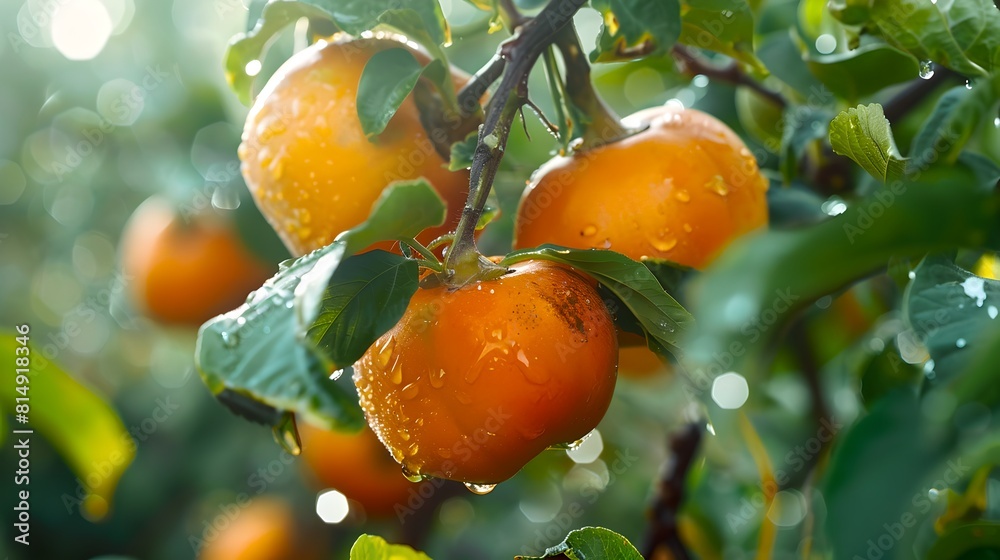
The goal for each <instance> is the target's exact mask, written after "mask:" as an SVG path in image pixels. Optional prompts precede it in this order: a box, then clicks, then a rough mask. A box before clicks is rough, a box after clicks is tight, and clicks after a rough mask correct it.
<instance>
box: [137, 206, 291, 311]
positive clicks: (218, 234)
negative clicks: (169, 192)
mask: <svg viewBox="0 0 1000 560" xmlns="http://www.w3.org/2000/svg"><path fill="white" fill-rule="evenodd" d="M121 261H122V272H123V274H124V276H125V282H126V286H127V290H128V291H129V293H130V296H131V299H132V300H133V301H134V303H135V304H136V306H137V307H138V308H139V309H140V310H142V311H143V312H144V313H146V314H147V315H148V316H149V317H151V318H153V319H156V320H158V321H160V322H163V323H173V324H183V325H200V324H201V323H203V322H205V321H207V320H208V319H211V318H212V317H214V316H216V315H218V314H220V313H225V312H226V311H229V310H231V309H234V308H236V307H239V305H240V304H242V303H243V301H244V300H245V299H246V297H247V294H249V293H250V292H251V291H253V290H254V289H256V288H257V287H259V286H260V285H261V284H262V283H263V282H264V281H265V280H267V279H268V278H269V277H270V276H271V275H272V274H273V273H274V269H273V268H272V267H270V266H268V265H266V264H264V263H262V262H260V261H258V260H257V258H256V257H254V256H253V255H252V254H251V253H250V251H249V250H248V249H247V248H246V247H245V246H244V244H243V242H242V241H241V240H240V238H239V236H238V235H237V233H236V232H235V231H234V229H233V227H231V225H230V224H227V223H225V221H223V220H222V219H221V217H219V216H213V215H211V214H207V213H204V214H199V215H196V216H194V217H193V218H192V219H191V220H190V222H189V223H185V222H184V221H183V220H182V219H181V217H180V216H178V215H177V213H176V212H175V211H174V208H173V206H172V205H171V204H170V202H169V201H167V200H166V199H165V198H162V197H159V196H152V197H150V198H148V199H147V200H146V201H145V202H143V203H142V204H140V205H139V207H138V208H136V209H135V212H133V213H132V216H131V217H130V218H129V221H128V223H127V224H126V225H125V229H124V231H123V232H122V238H121Z"/></svg>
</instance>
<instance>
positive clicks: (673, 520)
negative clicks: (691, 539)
mask: <svg viewBox="0 0 1000 560" xmlns="http://www.w3.org/2000/svg"><path fill="white" fill-rule="evenodd" d="M701 435H702V432H701V424H699V423H694V422H692V423H691V424H688V425H686V426H684V427H683V428H681V430H680V431H679V432H677V433H676V434H674V435H673V436H672V437H671V438H670V442H669V448H670V454H671V457H670V458H668V460H667V461H668V462H667V464H668V465H669V467H665V468H664V469H663V471H662V475H661V477H660V480H659V483H658V485H657V491H656V501H655V502H654V503H653V506H652V508H651V509H650V518H651V519H650V528H649V533H648V535H647V536H646V544H645V546H644V547H643V553H642V556H643V558H646V559H647V560H649V559H651V558H653V557H654V555H655V554H656V552H657V551H659V550H663V549H666V550H667V551H668V552H669V553H670V556H671V558H673V559H674V560H687V559H688V558H691V555H690V553H688V550H687V548H686V547H685V546H684V543H683V541H682V540H681V536H680V533H679V532H678V529H677V516H678V513H679V511H680V508H681V505H683V503H684V483H685V481H686V479H687V473H688V470H690V468H691V464H692V463H693V462H694V457H695V455H696V454H697V452H698V446H699V444H700V443H701Z"/></svg>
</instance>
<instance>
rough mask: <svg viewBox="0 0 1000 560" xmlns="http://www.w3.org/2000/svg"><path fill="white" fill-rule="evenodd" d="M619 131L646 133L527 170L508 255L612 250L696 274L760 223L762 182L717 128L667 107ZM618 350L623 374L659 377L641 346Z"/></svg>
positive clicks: (740, 146)
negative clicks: (553, 248) (552, 247)
mask: <svg viewBox="0 0 1000 560" xmlns="http://www.w3.org/2000/svg"><path fill="white" fill-rule="evenodd" d="M625 124H626V125H627V126H629V127H630V128H635V129H642V128H644V127H645V128H644V130H642V131H641V132H638V133H636V134H633V135H631V136H629V137H627V138H624V139H622V140H618V141H616V142H612V143H610V144H605V145H603V146H600V147H597V148H594V149H592V150H589V151H584V152H576V153H574V154H572V155H570V156H557V157H555V158H553V159H552V160H550V161H549V162H547V163H546V164H545V165H543V166H542V167H541V168H540V169H538V171H536V172H535V174H534V175H533V176H532V178H531V181H530V183H529V185H528V188H527V189H526V190H525V192H524V195H523V196H522V198H521V203H520V206H519V207H518V211H517V217H516V221H515V225H514V247H515V248H525V247H534V246H537V245H542V244H544V243H554V244H556V245H563V246H566V247H575V248H582V249H586V248H598V249H601V248H603V249H612V250H614V251H618V252H619V253H623V254H625V255H626V256H628V257H631V258H633V259H636V260H641V259H642V258H644V257H652V258H660V259H666V260H671V261H674V262H676V263H679V264H682V265H686V266H690V267H693V268H698V269H700V268H704V267H705V266H707V265H708V264H709V263H710V262H711V261H712V259H713V258H714V257H715V256H716V255H718V254H719V253H720V252H721V251H722V250H723V249H724V248H725V247H726V246H727V245H728V244H729V243H730V242H731V241H732V240H733V239H735V238H736V237H739V236H740V235H743V234H745V233H748V232H750V231H752V230H754V229H757V228H761V227H764V226H765V225H766V224H767V201H766V199H765V193H766V191H767V186H768V184H767V180H766V179H765V178H764V177H763V176H762V175H761V174H760V170H759V169H758V168H757V161H756V160H755V159H754V157H753V155H752V154H751V153H750V151H749V150H748V149H747V147H746V145H745V144H744V143H743V141H742V140H740V138H739V137H738V136H737V135H736V134H735V133H733V131H732V130H730V129H729V127H727V126H726V125H725V124H723V123H722V122H720V121H718V120H717V119H715V118H714V117H712V116H711V115H707V114H705V113H702V112H701V111H697V110H695V109H677V108H674V107H670V106H662V107H654V108H651V109H645V110H643V111H639V112H638V113H635V114H634V115H631V116H630V117H628V118H626V119H625ZM623 348H624V349H623V354H622V355H621V357H620V359H619V362H620V366H621V372H622V374H623V375H626V376H629V377H632V376H633V375H632V374H637V375H636V376H638V377H642V376H644V375H646V374H649V373H653V372H655V371H661V370H662V369H661V368H658V367H656V363H657V361H658V358H656V356H655V355H654V354H653V353H652V352H651V351H649V350H647V349H645V348H644V347H642V346H639V347H627V346H625V345H623Z"/></svg>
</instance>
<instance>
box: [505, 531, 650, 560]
mask: <svg viewBox="0 0 1000 560" xmlns="http://www.w3.org/2000/svg"><path fill="white" fill-rule="evenodd" d="M554 556H565V557H566V558H569V559H570V560H589V559H600V560H642V555H641V554H639V551H638V550H636V549H635V547H634V546H632V543H630V542H628V539H626V538H625V537H623V536H621V535H619V534H618V533H615V532H614V531H611V530H609V529H605V528H604V527H584V528H582V529H577V530H575V531H570V533H569V534H568V535H566V540H564V541H563V542H562V544H558V545H556V546H553V547H551V548H549V549H548V550H546V551H545V553H544V554H543V555H542V556H516V557H515V560H539V559H541V558H552V557H554Z"/></svg>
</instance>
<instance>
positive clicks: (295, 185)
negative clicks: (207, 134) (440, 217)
mask: <svg viewBox="0 0 1000 560" xmlns="http://www.w3.org/2000/svg"><path fill="white" fill-rule="evenodd" d="M390 48H411V47H409V46H407V44H406V43H403V42H401V41H397V40H393V39H385V38H368V39H347V40H344V39H341V40H334V41H332V42H326V41H320V42H318V43H316V44H314V45H312V46H311V47H309V48H307V49H305V50H303V51H301V52H299V53H297V54H295V55H294V56H292V57H291V58H290V59H289V60H288V61H287V62H285V64H284V65H283V66H282V67H281V68H280V69H279V70H278V72H277V73H275V75H274V76H273V77H272V78H271V79H270V81H268V83H267V85H266V86H265V87H264V89H263V91H261V93H260V96H259V97H258V98H257V101H256V103H255V104H254V106H253V108H252V109H251V110H250V114H249V116H248V117H247V120H246V126H245V128H244V130H243V142H242V143H241V144H240V148H239V156H240V160H242V162H243V166H242V170H243V177H244V178H245V179H246V183H247V186H248V187H249V188H250V192H251V193H252V194H253V197H254V200H255V201H256V202H257V205H258V206H259V207H260V209H261V212H262V213H263V214H264V216H265V217H266V218H267V219H268V221H269V222H270V223H271V226H272V227H274V229H275V231H276V232H277V233H278V235H279V236H280V237H281V239H282V240H283V241H284V242H285V245H286V246H287V247H288V249H289V250H290V251H291V252H292V253H293V254H295V255H302V254H305V253H308V252H310V251H312V250H314V249H317V248H319V247H322V246H324V245H327V244H329V243H330V242H331V241H333V239H334V238H335V237H336V236H337V235H338V234H339V233H340V232H342V231H344V230H346V229H350V228H352V227H354V226H356V225H357V224H359V223H361V222H362V221H364V220H365V218H367V217H368V214H369V212H370V211H371V208H372V204H373V203H374V202H375V201H376V200H377V199H378V197H379V195H380V194H381V193H382V190H383V189H385V187H386V186H388V185H389V183H391V182H393V181H396V180H408V179H416V178H419V177H424V178H426V179H427V180H428V181H429V182H430V183H431V184H433V185H434V188H435V189H436V190H437V192H438V194H440V195H441V197H442V198H443V199H444V200H445V202H446V203H447V205H448V217H447V219H446V221H445V224H444V225H442V226H440V227H437V228H431V229H428V230H426V231H425V232H424V233H423V234H422V235H420V236H419V237H418V239H419V240H420V241H421V242H423V243H426V242H429V241H430V240H432V239H434V238H435V237H437V236H439V235H442V234H444V233H447V232H449V231H451V230H452V229H454V227H455V225H456V224H457V223H458V218H459V217H460V215H461V212H462V207H463V205H464V202H465V197H466V194H467V192H468V188H469V174H468V172H467V171H460V172H451V171H448V170H447V169H445V168H444V167H442V166H443V165H444V164H445V163H446V162H445V161H444V160H443V159H442V158H441V156H439V155H438V153H437V152H436V151H435V149H434V144H433V143H432V141H431V138H430V137H429V136H428V133H427V131H425V129H424V127H423V125H422V124H421V120H420V114H419V111H418V109H417V105H416V103H415V102H414V101H413V99H412V95H411V96H410V97H408V98H407V99H406V100H405V101H403V104H402V105H401V106H400V107H399V110H398V111H397V112H396V114H395V115H394V116H393V117H392V120H391V121H389V125H388V127H386V129H385V131H384V132H383V133H382V134H380V135H378V136H377V137H376V138H374V139H373V140H371V141H370V140H369V139H368V138H367V137H366V136H365V134H364V132H363V130H362V128H361V121H360V120H359V118H358V114H357V104H356V99H357V93H358V81H359V80H360V78H361V72H362V70H363V69H364V67H365V64H366V63H367V62H368V60H369V59H370V58H371V56H372V55H373V54H375V53H377V52H379V51H383V50H386V49H390ZM411 50H412V52H413V53H414V55H415V56H416V57H417V58H418V59H419V60H422V61H426V60H427V57H426V55H424V54H422V53H420V52H418V51H416V50H413V49H411ZM453 78H454V80H455V82H456V83H459V84H461V83H464V82H465V80H466V77H465V75H464V74H461V73H460V72H459V71H457V70H453ZM447 133H449V131H445V130H435V131H434V134H436V135H437V134H447ZM391 247H392V243H381V244H376V245H374V246H373V247H372V248H380V249H390V248H391Z"/></svg>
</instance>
